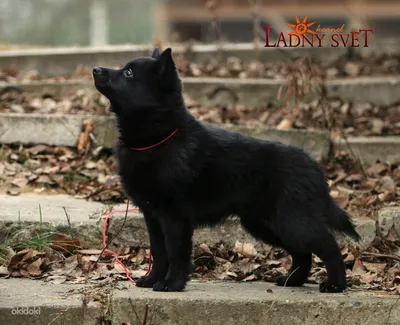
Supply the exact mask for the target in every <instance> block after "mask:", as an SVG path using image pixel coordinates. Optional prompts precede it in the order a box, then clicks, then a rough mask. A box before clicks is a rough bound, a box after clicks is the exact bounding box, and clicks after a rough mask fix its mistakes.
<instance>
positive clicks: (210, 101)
mask: <svg viewBox="0 0 400 325" xmlns="http://www.w3.org/2000/svg"><path fill="white" fill-rule="evenodd" d="M283 82H284V81H283V80H280V79H250V78H248V79H232V78H191V77H190V78H189V77H188V78H183V84H184V90H185V93H186V94H187V95H189V96H190V97H191V98H193V99H195V100H196V101H197V102H198V103H199V104H200V105H202V106H204V107H215V105H216V104H225V105H226V104H233V103H237V104H240V105H244V106H246V107H266V106H267V104H269V103H280V101H278V99H277V98H276V96H277V93H278V90H279V87H280V86H281V85H282V84H283ZM9 86H14V87H18V88H21V89H23V91H25V92H27V93H30V94H36V95H44V94H51V95H53V96H55V97H67V96H70V95H72V94H74V93H75V92H76V91H78V90H93V91H96V90H95V87H94V85H93V83H92V82H90V81H79V80H68V81H65V82H48V81H32V82H24V83H16V84H7V83H0V91H1V90H2V89H4V88H5V87H9ZM326 88H327V92H328V96H333V97H339V98H341V99H342V100H344V101H367V102H372V103H374V104H376V105H389V104H391V103H393V102H395V101H398V99H399V93H400V76H390V77H386V76H385V77H359V78H354V79H347V78H342V79H333V80H328V81H327V82H326ZM217 90H220V91H218V92H217V94H216V95H215V96H213V94H214V93H215V92H216V91H217ZM307 97H308V98H306V99H310V100H311V99H313V97H315V93H312V92H311V93H309V94H308V96H307Z"/></svg>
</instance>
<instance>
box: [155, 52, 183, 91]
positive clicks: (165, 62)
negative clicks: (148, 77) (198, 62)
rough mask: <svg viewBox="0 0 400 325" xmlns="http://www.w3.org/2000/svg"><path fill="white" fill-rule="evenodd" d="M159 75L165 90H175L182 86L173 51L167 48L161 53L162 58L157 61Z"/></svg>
mask: <svg viewBox="0 0 400 325" xmlns="http://www.w3.org/2000/svg"><path fill="white" fill-rule="evenodd" d="M157 63H158V64H157V65H158V67H157V69H158V71H157V74H158V76H159V80H160V85H162V86H163V87H164V88H166V89H167V88H175V87H176V86H177V85H179V84H180V79H179V75H178V71H177V68H176V65H175V62H174V59H173V58H172V50H171V49H170V48H167V49H166V50H165V51H164V52H162V53H161V55H160V58H159V59H158V60H157Z"/></svg>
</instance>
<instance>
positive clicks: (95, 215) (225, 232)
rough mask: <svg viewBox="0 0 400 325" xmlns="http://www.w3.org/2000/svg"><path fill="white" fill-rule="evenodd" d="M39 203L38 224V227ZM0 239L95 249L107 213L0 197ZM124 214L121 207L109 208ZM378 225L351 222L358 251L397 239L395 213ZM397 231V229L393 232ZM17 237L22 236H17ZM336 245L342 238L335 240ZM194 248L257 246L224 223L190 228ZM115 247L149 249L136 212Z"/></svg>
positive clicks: (61, 202)
mask: <svg viewBox="0 0 400 325" xmlns="http://www.w3.org/2000/svg"><path fill="white" fill-rule="evenodd" d="M39 204H40V206H41V209H42V215H43V219H42V222H40V217H39ZM0 207H1V208H0V238H5V237H6V235H7V234H8V236H10V234H13V233H15V232H16V230H17V229H23V232H22V233H21V232H19V233H18V237H17V238H15V239H16V240H21V238H30V237H31V234H35V233H36V231H37V230H39V229H50V228H51V229H54V231H58V232H60V233H65V234H68V235H69V234H70V233H71V231H72V233H73V234H74V236H75V237H76V238H78V239H79V240H80V242H81V245H82V246H84V247H85V248H96V249H100V248H102V247H101V243H102V241H101V240H102V237H101V231H102V227H103V222H104V217H105V215H106V213H108V211H109V210H110V209H107V208H110V207H107V206H105V205H104V204H102V203H99V202H88V201H86V200H82V199H77V198H73V197H70V196H67V195H36V194H24V195H21V196H15V197H14V196H8V195H0ZM63 207H65V209H66V210H67V212H68V214H69V216H70V221H71V228H70V227H69V224H68V222H67V218H66V216H65V212H64V209H63ZM113 208H114V209H117V210H122V211H125V209H126V205H125V204H122V205H117V206H115V207H113ZM378 216H379V220H378V222H376V221H375V220H372V219H355V223H356V229H357V232H359V234H360V236H361V241H360V245H361V247H364V248H365V247H368V246H369V245H370V244H371V243H372V241H373V240H374V239H375V238H376V237H377V233H378V228H377V227H379V233H381V232H386V234H387V232H388V231H389V228H390V227H388V226H390V225H392V226H393V225H395V226H394V227H395V229H394V230H395V234H396V233H397V235H398V236H399V238H400V227H398V226H399V225H400V208H398V207H397V208H396V207H393V208H391V209H390V210H383V213H380V214H378ZM124 217H125V214H124V213H115V214H114V215H113V216H112V217H111V219H110V227H109V233H110V236H114V235H115V234H116V233H117V232H118V231H119V230H120V228H121V226H122V224H123V222H124ZM398 228H399V229H398ZM21 236H22V237H21ZM338 239H339V241H341V242H342V243H345V242H348V241H349V239H347V238H338ZM193 240H194V243H195V244H202V243H205V244H208V245H210V246H213V245H215V244H217V243H219V242H220V241H223V242H225V243H226V244H227V245H228V246H231V247H233V246H234V244H235V242H236V241H237V240H238V241H240V242H246V243H253V244H257V241H256V240H255V239H254V238H253V237H252V236H251V235H249V234H248V233H247V232H246V231H245V230H244V229H243V228H242V226H241V224H240V222H239V221H238V220H236V219H229V220H227V221H226V222H225V223H223V224H222V225H219V226H217V227H214V228H202V229H196V230H195V233H194V237H193ZM113 243H114V244H115V245H117V246H124V247H127V246H146V247H148V246H149V240H148V233H147V228H146V225H145V222H144V219H143V216H142V215H141V214H140V213H134V212H129V213H128V218H127V220H126V222H125V226H124V228H123V230H122V231H121V232H120V233H119V235H118V237H117V238H116V239H115V240H114V242H113Z"/></svg>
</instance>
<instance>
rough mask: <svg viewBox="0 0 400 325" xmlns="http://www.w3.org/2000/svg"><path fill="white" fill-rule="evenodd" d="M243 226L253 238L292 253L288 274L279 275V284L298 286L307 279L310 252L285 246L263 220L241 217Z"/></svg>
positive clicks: (309, 268) (309, 267) (309, 266)
mask: <svg viewBox="0 0 400 325" xmlns="http://www.w3.org/2000/svg"><path fill="white" fill-rule="evenodd" d="M241 222H242V225H243V227H244V228H245V229H246V230H247V231H248V232H250V234H252V235H253V236H254V237H255V238H257V239H261V240H262V241H264V242H265V243H269V244H272V245H276V246H279V247H281V248H283V249H285V250H286V251H287V252H288V253H289V254H291V255H292V259H293V262H292V267H291V268H290V271H289V275H288V276H281V277H279V278H278V279H277V284H278V285H279V286H288V287H299V286H302V285H303V284H304V282H305V281H306V280H307V277H308V274H309V273H310V270H311V253H301V252H300V253H299V252H296V251H295V250H293V249H290V248H288V247H286V246H285V245H284V244H283V242H282V241H281V240H280V238H279V237H278V236H276V235H275V234H274V233H273V232H271V231H270V230H269V229H268V228H267V226H266V225H265V223H264V221H263V220H258V219H255V218H242V219H241Z"/></svg>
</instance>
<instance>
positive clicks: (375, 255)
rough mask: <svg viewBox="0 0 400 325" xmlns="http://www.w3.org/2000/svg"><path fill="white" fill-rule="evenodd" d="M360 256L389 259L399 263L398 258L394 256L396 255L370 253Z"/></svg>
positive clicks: (399, 258) (399, 259)
mask: <svg viewBox="0 0 400 325" xmlns="http://www.w3.org/2000/svg"><path fill="white" fill-rule="evenodd" d="M362 255H365V256H361V257H368V256H370V257H377V258H390V259H392V260H396V261H400V257H399V256H396V255H389V254H381V253H372V252H364V253H362Z"/></svg>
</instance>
